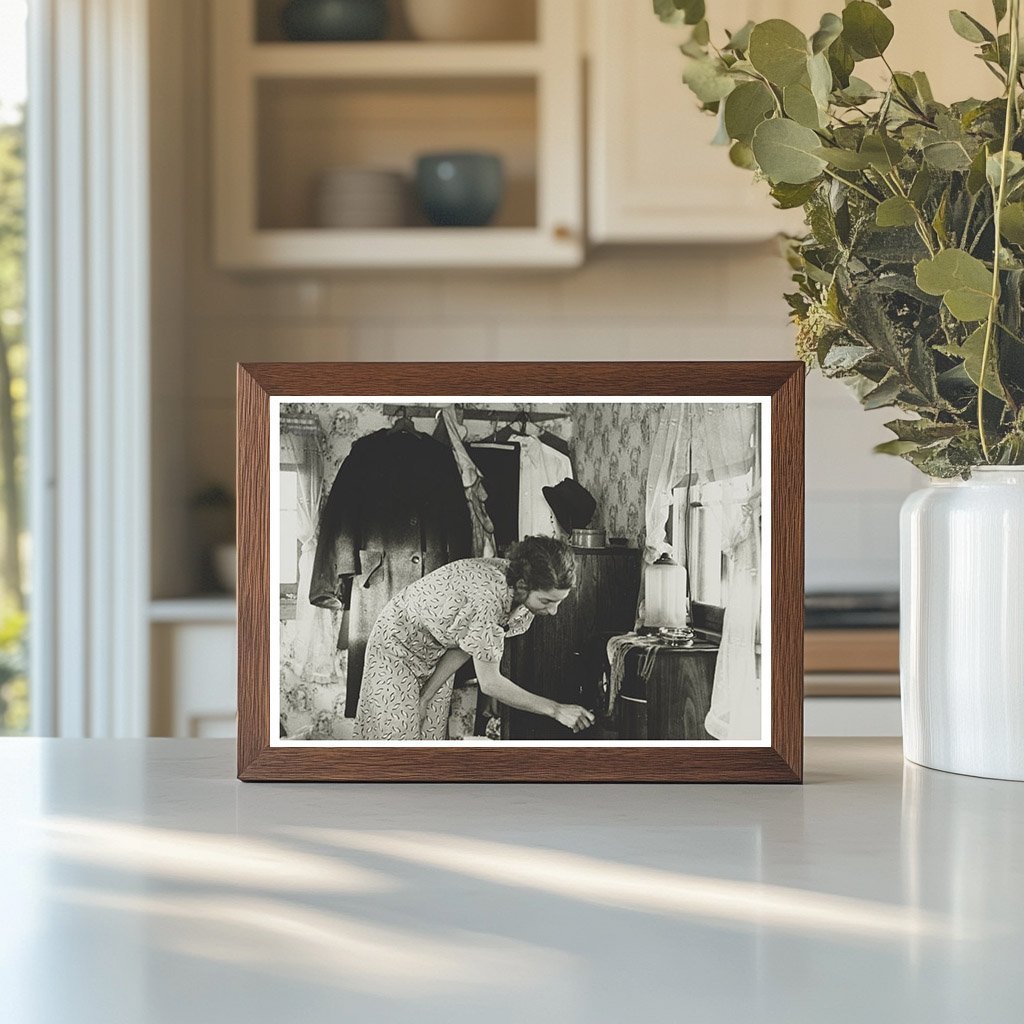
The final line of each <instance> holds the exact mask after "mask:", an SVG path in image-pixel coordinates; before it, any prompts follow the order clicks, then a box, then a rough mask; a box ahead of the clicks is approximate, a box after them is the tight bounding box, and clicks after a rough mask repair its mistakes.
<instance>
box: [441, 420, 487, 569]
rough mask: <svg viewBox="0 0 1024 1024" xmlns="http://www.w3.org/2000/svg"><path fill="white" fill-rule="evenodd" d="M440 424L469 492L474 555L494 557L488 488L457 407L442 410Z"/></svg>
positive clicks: (468, 500)
mask: <svg viewBox="0 0 1024 1024" xmlns="http://www.w3.org/2000/svg"><path fill="white" fill-rule="evenodd" d="M441 423H442V425H443V427H444V429H445V432H446V434H447V437H448V443H449V444H450V445H451V448H452V454H453V455H454V456H455V461H456V463H458V466H459V472H460V473H461V474H462V486H463V488H464V489H465V491H466V504H467V505H468V506H469V514H470V518H471V520H472V524H473V554H475V555H477V556H478V557H480V558H493V557H494V556H495V555H496V554H497V547H496V545H495V542H494V523H492V522H491V517H490V516H489V515H488V514H487V488H486V486H485V485H484V482H483V475H482V474H481V472H480V470H479V468H478V467H477V464H476V463H475V462H474V461H473V460H472V458H470V455H469V452H468V451H467V450H466V445H465V443H464V438H465V437H466V428H465V426H463V425H462V424H461V423H459V421H458V419H457V418H456V415H455V408H454V406H451V405H446V406H445V407H444V408H443V409H442V410H441Z"/></svg>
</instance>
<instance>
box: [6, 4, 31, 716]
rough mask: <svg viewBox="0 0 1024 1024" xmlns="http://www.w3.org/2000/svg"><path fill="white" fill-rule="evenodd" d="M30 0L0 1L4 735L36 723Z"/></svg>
mask: <svg viewBox="0 0 1024 1024" xmlns="http://www.w3.org/2000/svg"><path fill="white" fill-rule="evenodd" d="M26 17H27V4H26V2H25V0H0V734H5V735H10V734H18V733H24V732H26V731H27V730H28V727H29V688H28V671H27V652H26V638H27V629H28V618H27V604H28V595H27V593H26V589H27V588H26V579H27V577H28V558H29V555H30V550H29V543H28V531H27V529H26V527H25V509H26V499H25V490H26V487H25V470H26V466H25V440H26V437H25V435H26V423H27V418H28V392H27V386H26V372H27V369H28V367H27V351H26V344H25V103H26V52H27V45H26V33H25V22H26Z"/></svg>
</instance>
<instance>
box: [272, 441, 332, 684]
mask: <svg viewBox="0 0 1024 1024" xmlns="http://www.w3.org/2000/svg"><path fill="white" fill-rule="evenodd" d="M281 454H282V457H283V458H284V459H285V460H286V461H289V462H291V463H292V464H293V465H295V466H296V468H297V475H298V511H299V515H298V525H299V543H300V548H299V572H298V578H299V581H298V596H297V599H296V604H295V622H294V628H295V646H294V651H295V660H294V664H293V668H294V671H295V674H296V675H297V676H299V678H300V679H302V680H303V681H304V682H337V681H339V680H340V678H341V673H340V667H339V655H338V630H339V627H340V622H341V613H340V612H336V611H331V610H330V609H327V608H317V607H315V606H314V605H312V604H310V603H309V580H310V573H311V572H312V569H313V557H314V555H315V554H316V536H317V526H318V522H319V517H320V502H321V499H322V497H323V490H324V460H323V453H322V451H321V448H320V437H319V435H317V434H315V433H312V432H309V431H301V432H298V431H296V432H291V431H287V432H286V431H282V433H281Z"/></svg>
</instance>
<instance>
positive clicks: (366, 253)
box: [212, 0, 584, 270]
mask: <svg viewBox="0 0 1024 1024" xmlns="http://www.w3.org/2000/svg"><path fill="white" fill-rule="evenodd" d="M523 2H532V0H523ZM535 13H536V24H537V31H536V33H535V35H536V39H533V40H522V41H507V42H493V43H492V42H481V43H428V42H417V41H413V40H410V39H396V40H387V41H381V42H368V43H296V42H281V41H273V40H267V41H263V40H265V39H266V30H265V29H264V30H262V33H261V30H260V29H259V27H258V25H257V21H256V19H257V18H265V17H266V12H265V10H264V9H263V8H262V7H260V6H259V5H258V4H256V5H254V2H253V0H218V3H217V4H216V5H214V7H213V9H212V19H213V34H214V45H213V61H214V67H213V84H214V111H213V119H212V130H213V138H212V151H213V160H214V167H213V172H214V185H215V198H214V211H213V234H214V250H215V259H216V262H217V264H218V265H219V266H221V267H223V268H226V269H238V270H259V269H330V268H348V267H512V266H520V267H571V266H576V265H578V264H579V263H581V262H582V259H583V248H584V238H583V216H582V191H583V189H582V175H583V162H582V138H581V137H582V108H581V88H582V66H581V51H580V45H579V39H578V30H579V26H578V15H577V6H576V5H575V4H570V3H566V2H565V0H536V11H535ZM453 151H457V152H482V153H492V154H496V155H497V156H498V157H500V159H501V162H502V167H503V172H504V182H505V184H504V191H503V197H502V201H501V205H500V207H499V209H498V212H497V213H496V215H495V216H494V218H493V219H492V220H491V222H490V223H489V224H488V225H487V226H486V227H478V228H452V227H434V226H432V225H431V224H430V223H429V222H428V220H427V218H426V216H425V215H424V213H423V212H422V210H421V208H420V204H419V203H418V201H417V199H416V192H415V187H414V179H415V167H416V161H417V158H418V157H419V156H421V155H423V154H425V153H439V152H440V153H447V152H453ZM352 168H358V169H369V170H374V171H386V172H391V173H392V174H395V173H397V174H398V175H400V176H401V179H402V182H403V185H402V188H403V189H404V196H403V201H402V204H401V205H402V213H401V216H400V218H392V220H393V223H397V224H398V225H399V226H387V227H385V226H381V227H359V228H358V229H354V228H347V227H346V228H338V227H333V226H322V225H323V224H324V223H325V222H324V221H323V219H322V218H321V216H320V215H319V214H318V212H317V210H318V207H317V203H316V194H317V190H318V187H319V186H320V183H321V182H322V181H323V179H324V176H325V175H327V174H328V173H329V172H333V171H336V170H338V169H352ZM349 222H350V221H349Z"/></svg>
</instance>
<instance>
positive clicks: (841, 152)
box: [814, 146, 871, 171]
mask: <svg viewBox="0 0 1024 1024" xmlns="http://www.w3.org/2000/svg"><path fill="white" fill-rule="evenodd" d="M814 155H815V156H820V157H821V159H822V160H826V161H828V163H830V164H831V165H832V166H833V167H838V168H839V169H840V170H841V171H863V170H865V169H866V168H868V167H870V166H871V161H870V160H869V159H868V158H867V157H866V156H863V155H862V154H860V153H855V152H854V151H853V150H852V149H836V148H834V147H832V146H819V147H818V148H817V149H816V150H814Z"/></svg>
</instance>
